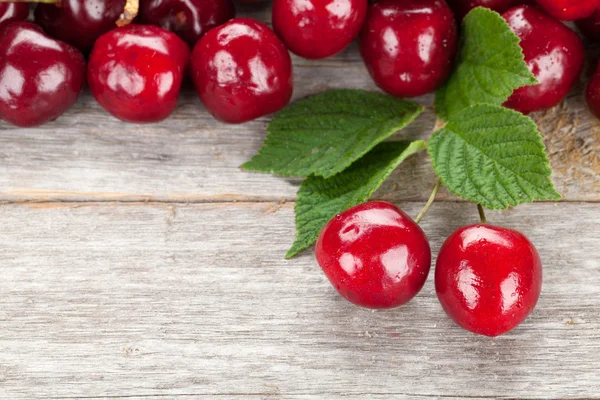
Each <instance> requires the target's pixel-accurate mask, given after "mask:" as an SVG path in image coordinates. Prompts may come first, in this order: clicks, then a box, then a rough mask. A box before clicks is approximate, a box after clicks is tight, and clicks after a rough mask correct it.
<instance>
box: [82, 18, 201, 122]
mask: <svg viewBox="0 0 600 400" xmlns="http://www.w3.org/2000/svg"><path fill="white" fill-rule="evenodd" d="M189 56H190V49H189V47H188V46H187V44H186V43H185V42H184V41H183V40H181V39H180V38H179V37H178V36H177V35H175V34H174V33H172V32H170V31H168V30H166V29H163V28H160V27H158V26H150V25H128V26H126V27H124V28H116V29H114V30H112V31H110V32H107V33H105V34H104V35H102V36H100V38H98V40H97V41H96V44H95V45H94V49H93V50H92V53H91V54H90V59H89V65H88V73H87V76H88V85H89V86H90V89H91V91H92V94H93V95H94V97H95V98H96V101H98V103H99V104H100V105H101V106H102V107H104V109H105V110H106V111H108V112H109V113H110V114H112V115H113V116H115V117H117V118H119V119H121V120H123V121H126V122H135V123H150V122H158V121H162V120H164V119H165V118H167V117H168V116H169V115H171V113H172V112H173V110H174V109H175V106H176V104H177V97H178V96H179V90H180V89H181V81H182V79H183V76H184V73H185V71H186V67H187V64H188V61H189Z"/></svg>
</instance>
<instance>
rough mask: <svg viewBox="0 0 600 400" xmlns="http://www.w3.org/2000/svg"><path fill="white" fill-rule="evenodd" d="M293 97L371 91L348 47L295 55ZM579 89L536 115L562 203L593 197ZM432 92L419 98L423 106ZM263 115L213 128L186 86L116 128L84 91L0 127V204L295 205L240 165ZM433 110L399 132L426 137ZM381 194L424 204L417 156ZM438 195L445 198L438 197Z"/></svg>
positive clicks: (599, 158) (590, 138) (425, 163)
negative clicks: (68, 104) (72, 102)
mask: <svg viewBox="0 0 600 400" xmlns="http://www.w3.org/2000/svg"><path fill="white" fill-rule="evenodd" d="M295 69H296V92H295V98H299V97H304V96H306V95H309V94H312V93H316V92H320V91H323V90H326V89H330V88H341V87H350V88H363V89H373V90H374V89H375V86H374V84H373V83H372V82H371V80H370V78H369V76H368V74H367V72H366V70H365V68H364V66H363V65H362V62H361V61H360V59H359V56H358V51H357V49H356V46H353V47H352V48H350V49H349V50H347V51H346V52H344V53H342V54H341V55H339V56H336V57H334V58H332V59H328V60H322V61H306V60H300V59H298V58H295ZM581 91H582V85H580V86H579V87H578V88H577V89H576V90H575V91H574V93H573V94H572V95H571V96H570V97H569V99H568V100H567V101H566V102H565V103H563V104H562V105H561V106H559V107H556V108H555V109H552V110H550V111H548V112H545V113H541V114H538V115H535V118H536V120H538V122H539V123H540V127H541V131H542V132H543V133H544V136H545V138H546V143H547V144H548V147H549V151H550V153H551V158H552V166H553V167H554V169H555V175H554V181H555V182H556V184H557V187H558V189H559V191H561V192H562V193H563V194H564V196H565V199H566V200H570V201H598V200H600V178H599V177H600V123H599V122H597V121H596V120H595V119H594V118H593V117H591V115H590V113H589V112H588V111H587V110H586V109H585V105H584V103H583V99H582V94H581ZM431 100H432V96H425V97H423V98H420V99H419V101H420V102H422V103H423V104H431ZM267 121H268V118H261V119H259V120H257V121H254V122H251V123H247V124H244V125H226V124H221V123H218V122H216V121H215V120H214V119H213V118H211V117H210V115H209V114H208V113H207V112H206V111H205V110H204V109H203V107H202V105H201V104H200V102H199V100H198V99H197V97H196V96H195V94H194V93H193V91H191V90H189V89H188V90H186V91H185V93H184V94H183V95H182V96H181V100H180V104H179V106H178V108H177V110H176V111H175V113H174V114H173V116H172V117H171V118H169V119H168V120H167V121H164V122H162V123H158V124H153V125H131V124H124V123H121V122H119V121H118V120H116V119H114V118H112V117H110V116H108V115H107V114H106V113H105V112H104V111H103V110H102V109H101V108H100V107H99V106H98V105H97V104H96V102H95V101H94V99H93V98H92V97H91V96H90V95H89V93H86V94H85V95H84V96H83V97H82V98H81V99H80V101H79V102H78V103H77V105H76V106H75V107H74V108H73V109H72V110H70V111H69V112H68V113H67V114H66V115H64V116H62V117H61V118H59V119H58V120H57V121H55V122H53V123H49V124H47V125H44V126H42V127H39V128H35V129H16V128H13V127H10V126H8V125H6V124H4V123H0V200H35V199H45V200H66V201H79V200H85V201H89V200H92V201H94V200H96V201H100V200H133V201H141V200H157V201H190V202H203V201H223V200H240V201H252V200H276V199H280V198H285V199H293V198H294V197H295V193H296V190H297V183H298V181H297V180H290V179H287V180H286V179H280V178H278V177H273V176H267V175H261V174H255V173H246V172H243V171H240V169H239V165H241V164H242V163H243V162H245V161H246V160H248V159H249V158H250V157H251V156H252V155H253V154H255V153H256V151H257V150H258V149H259V148H260V146H261V144H262V141H263V139H264V135H265V126H266V123H267ZM433 126H434V115H433V113H432V112H431V111H429V112H427V113H425V114H424V115H423V116H422V117H420V118H419V119H418V120H417V121H416V123H415V124H413V125H412V126H411V127H410V128H408V129H407V130H406V131H405V132H403V133H402V135H403V136H404V137H406V138H425V137H427V136H428V133H429V132H431V129H432V128H433ZM402 168H403V169H402V171H398V173H396V174H395V175H394V176H393V177H392V178H391V179H390V180H389V182H387V183H386V184H385V185H384V187H383V188H382V190H381V191H380V195H379V197H384V198H389V199H393V200H398V201H399V200H423V199H425V198H427V196H428V194H429V190H430V186H431V185H432V183H433V182H434V180H435V178H434V176H433V173H432V170H431V167H430V163H429V160H428V159H427V157H426V156H425V155H424V154H423V155H420V156H417V157H416V158H415V159H413V160H411V161H410V162H409V163H408V165H406V166H404V167H402ZM440 196H441V198H448V197H449V196H448V194H447V193H446V192H444V191H442V193H441V194H440Z"/></svg>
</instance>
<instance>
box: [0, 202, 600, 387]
mask: <svg viewBox="0 0 600 400" xmlns="http://www.w3.org/2000/svg"><path fill="white" fill-rule="evenodd" d="M402 205H403V207H404V208H405V209H406V210H407V212H408V213H409V214H411V215H415V214H416V213H417V212H418V210H419V209H420V207H421V205H422V204H421V203H404V204H402ZM599 211H600V205H597V204H574V203H568V204H562V205H560V206H559V207H558V206H555V205H553V204H535V205H528V206H523V207H519V208H518V209H516V210H513V211H508V212H501V213H490V215H489V217H490V219H491V220H492V221H494V222H496V223H499V224H504V225H507V226H511V227H514V228H516V229H519V230H522V231H523V232H525V233H526V234H527V235H528V236H529V237H530V238H531V239H532V241H533V242H534V243H535V244H536V246H537V247H538V249H539V251H540V254H541V255H542V259H543V262H544V273H545V282H544V289H543V295H542V298H541V300H540V303H539V306H538V308H537V309H536V311H535V313H534V314H533V315H532V317H531V318H529V319H528V320H527V321H526V323H524V324H523V325H522V326H521V327H519V328H518V329H516V330H515V331H513V332H512V333H510V334H508V335H506V336H503V337H500V338H496V339H489V338H484V337H478V336H474V335H471V334H469V333H467V332H465V331H463V330H461V329H459V328H457V327H456V326H454V325H453V324H452V323H451V322H450V321H449V320H448V319H447V318H446V316H445V315H444V313H443V311H442V310H441V307H440V306H439V304H438V302H437V300H436V298H435V294H434V290H433V284H432V281H431V279H430V280H429V281H428V283H427V285H426V286H425V288H424V290H423V291H422V293H421V294H419V296H418V297H417V298H416V299H414V300H413V301H412V302H411V303H409V304H408V305H407V306H405V307H402V308H398V309H396V310H391V311H379V312H373V311H368V310H363V309H360V308H357V307H354V306H352V305H350V304H348V303H347V302H345V301H343V300H342V299H341V298H340V297H339V296H337V295H336V293H335V292H334V290H333V289H332V288H331V287H330V285H329V283H328V282H327V281H326V279H325V277H324V275H323V274H322V273H321V272H320V271H319V268H318V267H317V265H316V264H315V261H314V260H313V256H312V254H304V255H303V256H301V257H299V258H297V259H294V260H291V261H285V260H283V254H284V252H285V250H286V249H287V247H288V246H289V245H290V243H291V240H292V235H293V204H291V203H288V204H282V205H281V204H277V203H237V204H196V205H183V204H159V203H146V204H135V203H131V204H124V203H121V204H113V203H103V204H94V203H90V204H77V203H75V204H68V203H45V204H5V205H0V254H1V257H0V260H1V262H0V271H1V274H2V279H1V280H0V398H3V399H21V398H22V399H31V398H80V397H88V398H96V397H101V398H102V397H104V396H114V397H117V398H123V397H126V396H138V398H144V399H148V398H153V399H158V398H177V397H180V398H192V397H194V398H196V397H198V396H197V395H203V397H204V398H249V399H254V398H265V399H266V398H292V399H318V398H321V399H322V398H327V399H338V398H352V399H367V398H368V399H370V398H374V399H384V398H393V397H400V396H401V395H404V396H405V397H408V398H423V397H425V398H437V397H442V396H443V397H444V398H446V396H449V397H452V396H455V397H465V396H473V397H476V398H479V397H481V398H489V397H494V398H496V397H507V398H524V399H536V398H566V397H569V398H590V399H591V398H598V395H599V394H600V356H599V355H600V315H599V313H598V309H599V307H600V285H598V284H597V282H598V278H600V276H599V271H600V265H599V263H600V261H599V260H600V248H599V247H598V243H599V240H600V231H599V230H598V229H597V226H598V225H599V224H600V212H599ZM475 219H476V211H475V209H474V208H473V206H471V205H468V204H464V203H438V204H435V205H434V206H433V208H432V209H431V211H430V215H428V216H427V217H426V219H425V221H424V229H425V231H426V233H427V234H428V235H429V237H430V239H431V243H432V248H433V249H435V250H436V251H437V249H438V248H439V246H440V244H441V242H442V240H443V238H444V237H446V235H448V234H449V233H450V232H451V231H452V230H453V229H454V228H456V227H458V226H460V225H461V224H464V223H469V222H473V221H475ZM346 396H347V397H346Z"/></svg>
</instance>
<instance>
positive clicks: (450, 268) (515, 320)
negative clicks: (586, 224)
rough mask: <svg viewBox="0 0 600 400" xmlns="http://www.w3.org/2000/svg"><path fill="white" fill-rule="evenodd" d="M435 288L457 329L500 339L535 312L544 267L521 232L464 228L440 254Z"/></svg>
mask: <svg viewBox="0 0 600 400" xmlns="http://www.w3.org/2000/svg"><path fill="white" fill-rule="evenodd" d="M435 290H436V292H437V295H438V298H439V300H440V303H441V304H442V307H443V308H444V310H445V311H446V313H447V314H448V315H449V316H450V318H452V319H453V320H454V322H456V323H457V324H458V325H460V326H462V327H463V328H465V329H466V330H468V331H471V332H473V333H477V334H480V335H486V336H498V335H502V334H504V333H506V332H508V331H510V330H512V329H513V328H515V327H516V326H517V325H519V324H520V323H521V322H523V321H524V320H525V318H527V316H528V315H529V314H530V313H531V312H532V311H533V309H534V307H535V305H536V303H537V301H538V298H539V297H540V292H541V290H542V263H541V261H540V257H539V255H538V253H537V251H536V249H535V247H534V246H533V244H531V242H530V241H529V240H528V239H527V238H526V237H525V236H524V235H523V234H521V233H520V232H517V231H514V230H512V229H507V228H501V227H496V226H491V225H471V226H466V227H463V228H460V229H459V230H457V231H456V232H454V233H453V234H452V235H450V237H449V238H448V239H447V240H446V242H445V243H444V245H443V246H442V248H441V250H440V254H439V255H438V259H437V263H436V267H435Z"/></svg>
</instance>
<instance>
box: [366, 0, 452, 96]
mask: <svg viewBox="0 0 600 400" xmlns="http://www.w3.org/2000/svg"><path fill="white" fill-rule="evenodd" d="M456 46H457V30H456V21H455V19H454V16H453V15H452V12H451V11H450V8H449V7H448V5H447V4H446V2H445V1H443V0H381V1H378V2H377V3H374V4H371V5H370V6H369V10H368V12H367V19H366V22H365V25H364V27H363V30H362V32H361V34H360V53H361V55H362V58H363V60H364V62H365V65H366V67H367V69H368V70H369V73H370V74H371V77H372V78H373V80H374V81H375V83H376V84H377V86H379V87H380V88H382V89H383V90H385V91H386V92H388V93H390V94H392V95H394V96H397V97H415V96H420V95H423V94H426V93H429V92H431V91H434V90H435V89H437V88H438V87H439V86H441V85H442V84H443V83H444V82H445V81H446V78H447V77H448V75H449V74H450V72H451V70H452V61H453V60H454V56H455V54H456Z"/></svg>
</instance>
